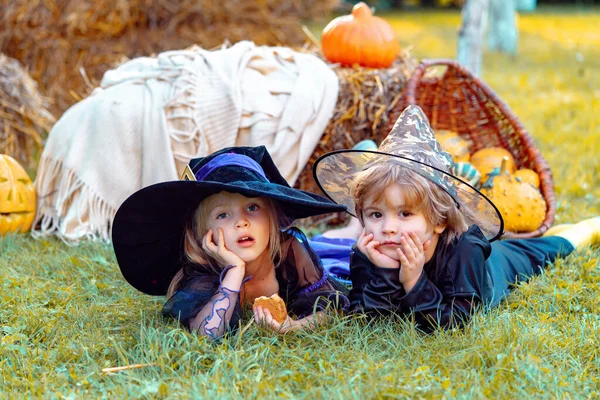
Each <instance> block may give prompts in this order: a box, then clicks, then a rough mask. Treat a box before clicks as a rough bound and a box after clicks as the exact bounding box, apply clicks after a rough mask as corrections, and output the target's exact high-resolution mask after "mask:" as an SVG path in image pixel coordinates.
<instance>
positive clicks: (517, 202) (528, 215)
mask: <svg viewBox="0 0 600 400" xmlns="http://www.w3.org/2000/svg"><path fill="white" fill-rule="evenodd" d="M508 165H509V159H508V157H506V158H505V159H504V160H503V161H502V166H501V167H500V168H499V169H496V170H495V171H494V172H492V173H491V174H490V175H489V179H488V180H487V182H485V184H484V185H483V187H482V188H481V192H482V193H483V194H485V195H486V196H487V197H488V198H489V199H490V200H491V201H492V202H493V203H494V204H495V205H496V207H498V210H499V211H500V214H502V218H504V228H505V229H506V230H507V231H511V232H532V231H535V230H536V229H538V228H539V227H540V225H542V223H543V222H544V219H545V217H546V211H547V208H546V201H545V200H544V198H543V197H542V194H541V193H540V192H539V191H538V190H537V189H536V188H535V187H533V186H532V185H531V184H529V183H525V182H522V181H521V180H520V179H517V178H516V177H515V176H514V175H511V174H510V173H509V172H508V170H507V167H508Z"/></svg>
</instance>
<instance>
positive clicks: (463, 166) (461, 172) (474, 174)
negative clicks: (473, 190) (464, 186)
mask: <svg viewBox="0 0 600 400" xmlns="http://www.w3.org/2000/svg"><path fill="white" fill-rule="evenodd" d="M450 170H451V171H452V174H454V175H455V176H457V177H459V178H460V179H462V180H463V181H466V182H467V183H468V184H470V185H471V186H473V187H477V185H479V181H480V180H481V174H480V173H479V171H477V169H476V168H475V167H474V166H472V165H471V164H469V163H468V162H459V163H454V165H452V167H451V169H450Z"/></svg>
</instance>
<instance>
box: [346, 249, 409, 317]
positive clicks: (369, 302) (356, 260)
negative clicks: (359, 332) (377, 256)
mask: <svg viewBox="0 0 600 400" xmlns="http://www.w3.org/2000/svg"><path fill="white" fill-rule="evenodd" d="M399 272H400V271H399V270H398V269H395V268H394V269H392V268H379V267H377V266H376V265H374V264H373V263H371V261H369V259H368V258H367V257H366V256H365V255H364V254H362V253H361V252H360V251H359V250H358V248H356V247H353V252H352V254H351V255H350V278H351V279H352V290H351V291H350V309H351V310H352V311H360V312H364V313H367V314H383V315H385V314H390V313H396V312H398V305H399V302H400V299H401V298H402V297H403V296H404V294H405V292H404V288H403V287H402V284H401V283H400V280H399V276H398V274H399Z"/></svg>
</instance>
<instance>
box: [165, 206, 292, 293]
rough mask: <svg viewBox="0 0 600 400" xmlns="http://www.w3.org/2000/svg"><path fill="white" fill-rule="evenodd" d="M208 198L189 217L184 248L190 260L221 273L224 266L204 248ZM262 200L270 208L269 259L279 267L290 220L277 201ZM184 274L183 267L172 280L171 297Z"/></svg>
mask: <svg viewBox="0 0 600 400" xmlns="http://www.w3.org/2000/svg"><path fill="white" fill-rule="evenodd" d="M213 199H214V198H213ZM206 200H207V199H204V200H203V201H201V202H200V204H199V205H198V207H197V208H196V210H195V211H194V213H193V214H192V215H191V218H189V219H188V222H187V224H186V227H185V233H184V236H185V237H184V248H183V250H184V253H185V256H186V258H187V259H188V260H190V261H192V262H194V263H197V264H201V265H203V266H206V267H208V268H209V269H210V270H212V272H214V273H215V274H220V273H221V269H222V267H221V266H220V265H219V264H218V263H217V261H216V260H215V259H213V258H212V257H210V256H209V255H208V254H206V252H205V251H204V249H202V238H203V237H204V236H205V235H206V233H207V232H208V229H209V228H208V224H207V220H208V215H209V214H210V211H211V209H212V207H211V206H210V205H211V203H212V202H211V201H206ZM262 200H264V201H265V202H266V203H267V208H268V209H269V224H270V229H269V232H270V237H269V247H268V249H269V259H270V260H273V263H274V264H275V267H277V266H278V265H279V263H280V262H281V260H282V253H283V250H282V241H283V240H282V238H283V230H284V229H286V228H288V227H289V225H290V221H289V220H288V219H287V217H286V216H285V215H284V214H283V212H282V211H281V208H280V207H279V205H278V204H277V203H276V202H275V201H273V200H271V199H269V198H265V197H263V198H262ZM183 275H184V274H183V268H182V269H180V270H179V271H178V272H177V274H175V276H174V277H173V279H172V280H171V283H170V284H169V288H168V289H167V297H171V296H172V295H173V293H175V291H177V289H178V288H179V284H180V283H181V280H182V279H183Z"/></svg>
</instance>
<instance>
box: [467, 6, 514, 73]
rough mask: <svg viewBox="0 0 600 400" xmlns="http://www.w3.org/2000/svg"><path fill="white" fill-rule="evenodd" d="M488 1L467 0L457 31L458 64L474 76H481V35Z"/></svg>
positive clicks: (483, 30) (483, 29)
mask: <svg viewBox="0 0 600 400" xmlns="http://www.w3.org/2000/svg"><path fill="white" fill-rule="evenodd" d="M489 1H490V0H467V1H466V2H465V5H464V6H463V9H462V25H461V27H460V30H459V31H458V57H457V58H458V62H459V63H461V64H462V65H464V66H465V67H467V68H468V69H469V70H470V71H471V72H472V73H473V74H474V75H475V76H480V75H481V60H482V58H483V34H484V32H485V25H486V19H487V18H486V16H487V9H488V5H489ZM492 1H493V0H492ZM499 1H501V0H499ZM510 1H512V0H510Z"/></svg>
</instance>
